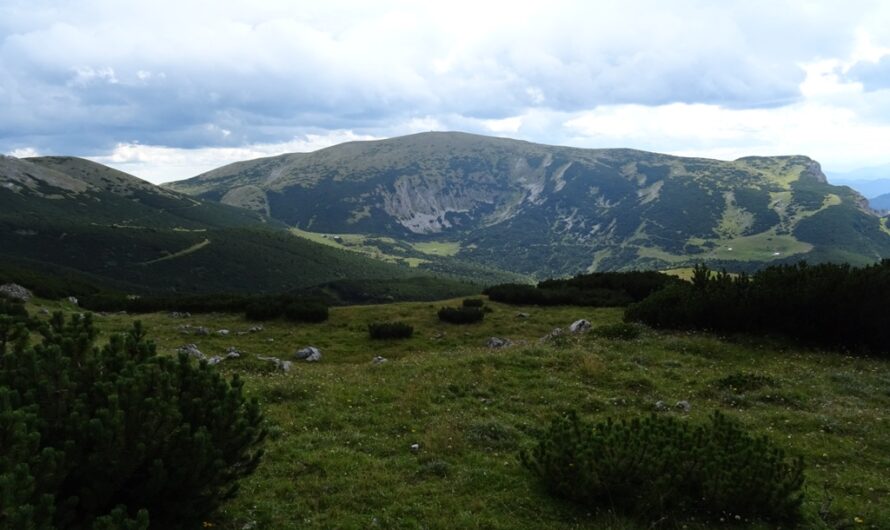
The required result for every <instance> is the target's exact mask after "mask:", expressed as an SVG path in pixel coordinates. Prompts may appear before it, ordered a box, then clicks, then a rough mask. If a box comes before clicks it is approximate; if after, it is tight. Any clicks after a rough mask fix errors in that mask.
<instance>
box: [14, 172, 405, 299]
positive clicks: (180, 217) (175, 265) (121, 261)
mask: <svg viewBox="0 0 890 530" xmlns="http://www.w3.org/2000/svg"><path fill="white" fill-rule="evenodd" d="M0 262H2V263H5V264H15V265H19V266H25V267H28V268H39V269H41V270H44V271H58V272H64V273H66V274H68V273H82V274H84V275H86V276H85V277H89V278H94V279H99V280H102V279H105V280H107V281H108V283H109V284H110V285H111V286H113V287H115V288H127V289H132V290H134V291H136V292H146V291H153V292H156V291H177V292H209V291H229V292H254V291H286V290H290V289H298V288H305V287H309V286H314V285H318V284H322V283H325V282H330V281H334V280H339V279H344V278H350V279H355V278H362V279H375V278H376V279H391V278H404V277H406V276H409V275H411V276H416V275H418V273H417V272H415V271H412V270H409V269H408V268H407V267H400V266H396V265H391V264H387V263H382V262H379V261H376V260H371V259H368V258H365V257H362V256H360V255H358V254H356V253H353V252H346V251H342V250H337V249H334V248H330V247H326V246H323V245H319V244H317V243H313V242H310V241H307V240H305V239H302V238H297V237H294V236H292V235H291V234H289V233H288V232H287V231H285V230H284V229H283V226H281V225H280V224H278V223H269V222H268V221H266V220H264V218H263V217H262V216H261V215H259V214H257V213H254V212H249V211H246V210H242V209H238V208H233V207H230V206H226V205H221V204H217V203H213V202H208V201H202V200H197V199H195V198H192V197H189V196H186V195H183V194H181V193H177V192H174V191H170V190H165V189H162V188H159V187H157V186H154V185H152V184H149V183H147V182H144V181H142V180H139V179H137V178H136V177H133V176H132V175H128V174H126V173H122V172H119V171H115V170H113V169H111V168H107V167H105V166H102V165H100V164H96V163H93V162H89V161H87V160H82V159H77V158H69V157H49V158H30V159H17V158H12V157H2V158H0Z"/></svg>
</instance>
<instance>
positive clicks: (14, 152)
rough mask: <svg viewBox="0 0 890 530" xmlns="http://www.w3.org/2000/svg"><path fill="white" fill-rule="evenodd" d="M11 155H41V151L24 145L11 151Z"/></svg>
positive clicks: (22, 156)
mask: <svg viewBox="0 0 890 530" xmlns="http://www.w3.org/2000/svg"><path fill="white" fill-rule="evenodd" d="M9 156H14V157H16V158H28V157H31V156H40V153H39V152H38V151H37V150H36V149H34V148H33V147H22V148H19V149H13V150H12V151H10V152H9Z"/></svg>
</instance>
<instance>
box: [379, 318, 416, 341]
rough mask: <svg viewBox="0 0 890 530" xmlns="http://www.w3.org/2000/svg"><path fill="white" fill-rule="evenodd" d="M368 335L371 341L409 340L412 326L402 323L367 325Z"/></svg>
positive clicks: (412, 331) (412, 333) (412, 329)
mask: <svg viewBox="0 0 890 530" xmlns="http://www.w3.org/2000/svg"><path fill="white" fill-rule="evenodd" d="M368 334H369V335H370V336H371V338H372V339H376V340H385V339H410V338H411V336H412V335H414V326H412V325H410V324H406V323H404V322H378V323H373V324H368Z"/></svg>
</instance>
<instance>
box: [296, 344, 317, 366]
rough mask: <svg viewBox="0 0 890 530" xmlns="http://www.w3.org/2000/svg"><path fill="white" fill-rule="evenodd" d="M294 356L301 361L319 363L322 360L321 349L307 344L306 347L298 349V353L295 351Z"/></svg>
mask: <svg viewBox="0 0 890 530" xmlns="http://www.w3.org/2000/svg"><path fill="white" fill-rule="evenodd" d="M294 357H296V358H297V359H299V360H301V361H306V362H309V363H317V362H318V361H320V360H321V350H319V349H318V348H316V347H315V346H306V347H305V348H302V349H299V350H297V351H296V353H294Z"/></svg>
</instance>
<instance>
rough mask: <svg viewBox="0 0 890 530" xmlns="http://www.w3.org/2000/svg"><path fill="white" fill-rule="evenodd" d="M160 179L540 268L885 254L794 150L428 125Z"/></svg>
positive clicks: (315, 220) (853, 202) (255, 206)
mask: <svg viewBox="0 0 890 530" xmlns="http://www.w3.org/2000/svg"><path fill="white" fill-rule="evenodd" d="M168 187H169V188H170V189H174V190H177V191H181V192H184V193H188V194H191V195H194V196H197V197H201V198H203V199H209V200H214V201H219V202H222V203H226V204H230V205H235V206H241V207H245V208H249V209H252V210H255V211H258V212H261V213H263V214H265V215H267V216H269V217H271V218H273V219H277V220H279V221H282V222H285V223H287V224H289V225H292V226H295V227H298V228H300V229H302V230H306V231H313V232H323V233H358V234H375V235H382V236H389V237H393V238H398V239H402V240H408V241H414V242H417V241H420V242H423V241H429V242H441V243H448V244H451V245H459V250H458V251H457V254H456V256H457V257H459V258H463V259H466V260H471V261H475V262H477V263H482V264H486V265H490V266H495V267H499V268H502V269H507V270H512V271H515V272H520V273H524V274H532V275H535V276H538V277H543V276H550V275H560V274H568V273H574V272H578V271H581V270H591V271H592V270H610V269H629V268H670V267H677V266H684V265H689V264H691V263H695V262H700V261H705V262H710V263H712V264H716V265H718V266H727V267H730V268H737V269H745V268H753V267H756V266H758V265H760V264H763V263H767V262H779V261H790V260H799V259H809V260H811V261H823V260H835V261H850V262H855V263H864V262H870V261H874V260H877V259H879V258H882V257H885V256H890V233H888V230H887V227H886V226H885V225H884V224H883V221H882V220H881V219H880V218H879V217H878V216H877V215H875V214H874V213H873V212H872V211H871V210H870V209H869V208H868V206H867V203H866V201H865V200H864V199H863V198H862V196H860V195H859V194H858V193H856V192H855V191H853V190H851V189H850V188H847V187H841V186H831V185H829V184H828V183H827V181H826V178H825V175H824V174H823V173H822V170H821V168H820V166H819V164H818V163H817V162H816V161H814V160H812V159H810V158H808V157H805V156H775V157H745V158H740V159H738V160H734V161H720V160H709V159H704V158H685V157H678V156H670V155H664V154H657V153H649V152H644V151H637V150H632V149H578V148H570V147H558V146H548V145H540V144H534V143H529V142H524V141H517V140H511V139H506V138H492V137H486V136H478V135H471V134H464V133H453V132H431V133H421V134H415V135H411V136H404V137H399V138H391V139H387V140H380V141H368V142H350V143H346V144H341V145H337V146H333V147H329V148H326V149H322V150H319V151H316V152H312V153H294V154H285V155H281V156H275V157H269V158H261V159H257V160H251V161H246V162H238V163H235V164H231V165H227V166H224V167H221V168H218V169H215V170H213V171H210V172H208V173H204V174H202V175H198V176H197V177H194V178H191V179H188V180H184V181H180V182H175V183H171V184H169V185H168Z"/></svg>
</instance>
